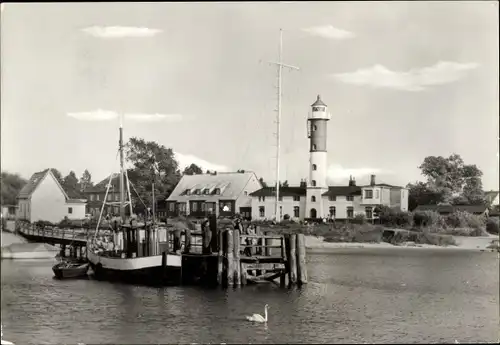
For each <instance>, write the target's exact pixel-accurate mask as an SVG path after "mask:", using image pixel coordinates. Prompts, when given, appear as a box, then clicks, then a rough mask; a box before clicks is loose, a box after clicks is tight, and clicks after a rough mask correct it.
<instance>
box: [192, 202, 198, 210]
mask: <svg viewBox="0 0 500 345" xmlns="http://www.w3.org/2000/svg"><path fill="white" fill-rule="evenodd" d="M192 206H193V210H192V211H193V212H196V211H198V203H197V202H193V204H192Z"/></svg>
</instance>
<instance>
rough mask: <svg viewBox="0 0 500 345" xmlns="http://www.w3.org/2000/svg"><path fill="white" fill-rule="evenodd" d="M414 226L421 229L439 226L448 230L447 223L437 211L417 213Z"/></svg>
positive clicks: (414, 216) (414, 214) (414, 217)
mask: <svg viewBox="0 0 500 345" xmlns="http://www.w3.org/2000/svg"><path fill="white" fill-rule="evenodd" d="M413 224H414V225H415V226H419V227H429V226H437V227H441V228H446V221H445V219H444V217H443V216H441V215H440V214H439V213H438V212H436V211H417V212H415V213H413Z"/></svg>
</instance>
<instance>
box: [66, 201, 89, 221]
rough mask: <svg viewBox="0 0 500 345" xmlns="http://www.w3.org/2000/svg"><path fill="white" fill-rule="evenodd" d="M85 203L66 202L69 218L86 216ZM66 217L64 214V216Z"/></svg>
mask: <svg viewBox="0 0 500 345" xmlns="http://www.w3.org/2000/svg"><path fill="white" fill-rule="evenodd" d="M85 206H86V204H85V203H81V202H80V203H72V202H66V214H65V216H66V217H68V219H84V218H85ZM70 207H71V209H72V212H71V213H69V208H70ZM63 218H64V216H63Z"/></svg>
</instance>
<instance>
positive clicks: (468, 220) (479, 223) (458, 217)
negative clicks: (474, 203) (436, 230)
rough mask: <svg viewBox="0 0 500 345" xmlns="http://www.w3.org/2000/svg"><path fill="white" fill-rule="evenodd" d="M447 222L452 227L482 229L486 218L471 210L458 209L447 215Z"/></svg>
mask: <svg viewBox="0 0 500 345" xmlns="http://www.w3.org/2000/svg"><path fill="white" fill-rule="evenodd" d="M446 224H447V225H448V226H450V227H452V228H472V229H480V228H483V227H484V226H485V224H486V218H485V217H484V216H478V215H475V214H472V213H469V212H463V211H456V212H453V213H452V214H449V215H448V216H447V217H446Z"/></svg>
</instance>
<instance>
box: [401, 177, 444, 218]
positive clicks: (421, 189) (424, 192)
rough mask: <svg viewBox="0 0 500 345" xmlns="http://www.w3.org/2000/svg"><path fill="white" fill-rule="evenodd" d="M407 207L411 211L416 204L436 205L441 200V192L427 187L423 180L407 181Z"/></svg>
mask: <svg viewBox="0 0 500 345" xmlns="http://www.w3.org/2000/svg"><path fill="white" fill-rule="evenodd" d="M406 188H408V194H409V195H408V209H409V210H410V211H413V210H414V209H415V208H416V207H417V206H418V205H436V204H438V203H440V202H442V201H443V194H442V193H441V192H439V191H437V190H433V189H431V188H429V186H428V185H427V183H425V182H419V181H417V182H415V183H408V185H407V186H406Z"/></svg>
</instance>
